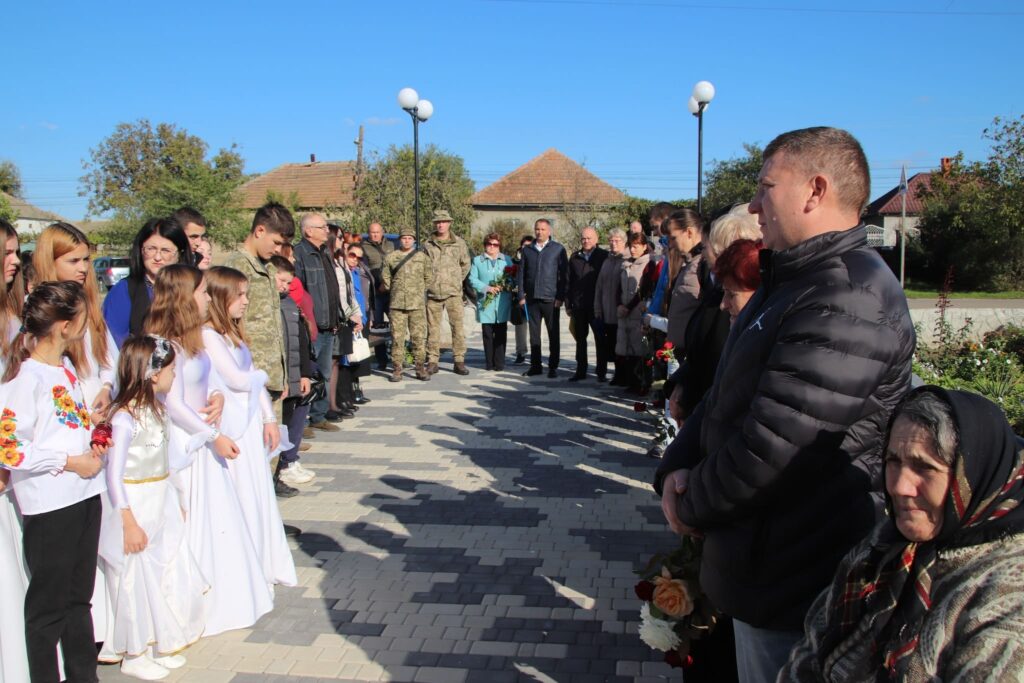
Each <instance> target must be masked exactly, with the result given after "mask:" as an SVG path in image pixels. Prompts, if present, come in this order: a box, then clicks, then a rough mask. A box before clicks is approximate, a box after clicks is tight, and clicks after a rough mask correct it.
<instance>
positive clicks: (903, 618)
mask: <svg viewBox="0 0 1024 683" xmlns="http://www.w3.org/2000/svg"><path fill="white" fill-rule="evenodd" d="M919 391H929V392H932V393H934V394H935V395H936V396H937V397H939V398H940V399H942V400H944V401H945V402H946V403H948V404H949V405H950V407H951V408H952V413H953V420H954V422H955V423H956V426H957V430H958V431H959V435H960V444H959V447H958V448H957V452H956V454H955V456H954V461H953V466H952V472H951V477H950V486H949V492H948V493H947V496H946V501H945V505H944V509H943V523H942V528H941V531H940V532H939V535H938V536H937V537H936V538H934V539H932V540H931V541H926V542H921V543H911V542H910V541H908V540H907V539H906V538H905V537H904V536H903V535H902V534H900V532H899V530H898V529H897V528H896V525H895V523H894V522H893V519H894V516H893V514H892V500H891V499H889V497H888V496H886V499H887V503H888V507H889V513H890V514H889V519H888V521H887V522H885V523H884V524H885V526H884V527H883V528H882V529H880V530H879V533H878V535H877V541H876V542H875V543H874V545H873V546H872V548H871V549H870V551H869V552H868V553H867V555H866V557H865V559H864V560H863V561H862V562H860V563H858V564H855V565H854V566H853V567H852V568H851V570H850V572H849V573H848V575H847V577H846V581H845V584H844V585H845V589H844V590H843V593H842V595H841V596H839V598H838V599H837V600H835V602H834V607H833V609H832V611H831V613H830V614H829V615H828V621H827V624H826V627H825V635H824V638H823V642H822V646H821V648H820V650H819V657H820V659H821V664H822V668H823V670H826V671H827V670H828V668H829V664H830V659H829V656H830V654H832V653H833V651H835V650H836V649H837V647H838V646H839V645H840V644H841V643H842V642H843V641H844V639H846V638H847V637H849V636H850V635H852V634H853V633H855V632H858V631H859V632H862V633H864V634H866V635H868V636H869V637H870V638H872V645H873V647H872V651H873V652H874V653H875V655H876V662H875V666H877V670H878V680H879V681H888V680H901V679H902V678H903V676H904V673H905V672H906V667H907V664H908V662H909V655H911V654H913V652H914V650H915V649H916V648H917V644H918V637H919V633H920V629H921V624H922V623H923V621H924V618H925V616H926V615H927V614H928V610H929V609H930V608H931V597H930V596H931V584H932V579H931V574H930V572H931V571H932V569H933V566H934V564H935V561H936V558H937V556H938V552H939V551H940V550H945V549H948V548H959V547H964V546H972V545H978V544H981V543H987V542H989V541H993V540H995V539H998V538H1000V537H1003V536H1007V535H1010V534H1015V533H1021V532H1022V531H1024V506H1021V505H1020V503H1021V501H1022V499H1024V450H1022V444H1021V442H1020V441H1019V440H1018V438H1017V436H1015V435H1014V433H1013V430H1012V429H1011V428H1010V425H1009V423H1008V422H1007V421H1006V416H1005V415H1004V414H1003V411H1002V410H1001V409H1000V408H999V407H998V406H997V405H996V404H994V403H992V402H991V401H989V400H988V399H985V398H983V397H981V396H978V395H977V394H971V393H967V392H963V391H947V390H945V389H941V388H939V387H934V386H927V387H920V388H918V389H916V390H915V392H912V393H916V392H919ZM911 395H912V394H911ZM898 413H899V408H897V409H896V411H895V412H894V415H895V414H898ZM889 427H890V430H891V428H892V424H891V423H890V425H889ZM886 443H888V438H886Z"/></svg>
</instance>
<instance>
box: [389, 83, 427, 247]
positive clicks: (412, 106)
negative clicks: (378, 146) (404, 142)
mask: <svg viewBox="0 0 1024 683" xmlns="http://www.w3.org/2000/svg"><path fill="white" fill-rule="evenodd" d="M398 106H400V107H401V108H402V109H404V110H405V111H407V112H409V116H411V117H412V165H413V177H414V181H413V182H414V185H415V187H414V190H413V191H414V193H415V198H414V204H415V209H414V210H415V212H416V244H419V243H420V122H421V121H426V120H427V119H429V118H430V117H431V116H432V115H433V113H434V105H433V104H431V103H430V100H421V99H420V96H419V93H417V92H416V91H415V90H413V89H412V88H402V89H401V90H399V91H398Z"/></svg>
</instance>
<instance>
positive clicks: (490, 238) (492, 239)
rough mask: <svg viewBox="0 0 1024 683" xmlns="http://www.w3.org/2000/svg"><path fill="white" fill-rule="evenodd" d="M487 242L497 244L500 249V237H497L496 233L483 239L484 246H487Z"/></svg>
mask: <svg viewBox="0 0 1024 683" xmlns="http://www.w3.org/2000/svg"><path fill="white" fill-rule="evenodd" d="M488 242H497V243H498V248H499V249H500V248H501V235H499V234H498V233H496V232H492V233H489V234H488V235H487V236H486V237H484V246H487V243H488Z"/></svg>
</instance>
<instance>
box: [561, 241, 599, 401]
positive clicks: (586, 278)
mask: <svg viewBox="0 0 1024 683" xmlns="http://www.w3.org/2000/svg"><path fill="white" fill-rule="evenodd" d="M606 258H608V252H607V251H605V250H604V249H602V248H601V247H599V246H597V230H595V229H594V228H593V227H591V226H589V225H588V226H587V227H585V228H583V230H582V231H580V249H579V251H577V252H576V253H574V254H573V255H572V258H570V259H569V289H568V294H567V298H566V300H565V312H566V313H568V314H569V318H570V320H571V321H572V330H573V335H574V336H575V337H576V374H574V375H573V376H572V377H570V378H569V381H570V382H578V381H580V380H581V379H586V377H587V336H588V331H589V330H590V329H591V328H593V330H594V340H595V342H594V345H595V347H596V350H597V376H598V377H603V376H604V375H606V374H607V373H608V359H607V358H606V357H605V354H604V349H602V348H601V345H600V344H599V343H597V340H598V339H599V338H600V336H601V333H600V330H599V329H598V328H599V323H598V322H597V321H596V320H595V318H594V290H595V288H596V287H597V274H598V273H600V272H601V266H602V265H604V260H605V259H606Z"/></svg>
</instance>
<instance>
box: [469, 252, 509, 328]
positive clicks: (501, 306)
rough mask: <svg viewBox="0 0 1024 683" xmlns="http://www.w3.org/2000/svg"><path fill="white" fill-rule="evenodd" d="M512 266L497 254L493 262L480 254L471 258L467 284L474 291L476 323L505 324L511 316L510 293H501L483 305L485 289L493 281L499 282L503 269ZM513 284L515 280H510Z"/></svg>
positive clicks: (505, 258) (507, 260) (505, 257)
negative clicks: (471, 262)
mask: <svg viewBox="0 0 1024 683" xmlns="http://www.w3.org/2000/svg"><path fill="white" fill-rule="evenodd" d="M511 265H512V259H510V258H509V257H508V256H505V255H504V254H498V258H496V259H494V260H493V261H492V260H491V259H489V258H487V255H486V254H481V255H480V256H476V257H474V258H473V265H472V267H471V268H470V269H469V284H470V285H472V286H473V289H475V290H476V293H477V299H476V320H477V322H478V323H483V324H487V323H507V322H508V319H509V317H510V316H511V315H512V299H513V298H514V297H513V296H512V292H509V291H503V292H502V293H501V294H498V295H497V297H495V298H494V300H493V301H491V303H490V304H488V305H486V306H485V305H484V299H485V298H486V297H487V288H488V287H490V286H491V283H492V282H494V281H495V280H500V279H501V278H502V276H503V275H504V273H505V268H507V267H509V266H511ZM512 282H515V278H512Z"/></svg>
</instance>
